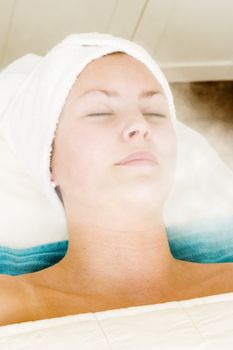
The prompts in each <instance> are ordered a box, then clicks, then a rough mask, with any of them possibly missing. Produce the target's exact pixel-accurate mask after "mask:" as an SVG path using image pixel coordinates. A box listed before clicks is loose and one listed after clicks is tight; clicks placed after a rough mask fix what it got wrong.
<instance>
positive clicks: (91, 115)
mask: <svg viewBox="0 0 233 350" xmlns="http://www.w3.org/2000/svg"><path fill="white" fill-rule="evenodd" d="M95 115H113V113H92V114H88V115H87V116H88V117H93V116H95Z"/></svg>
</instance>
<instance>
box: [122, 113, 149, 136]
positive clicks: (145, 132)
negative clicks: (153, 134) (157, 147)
mask: <svg viewBox="0 0 233 350" xmlns="http://www.w3.org/2000/svg"><path fill="white" fill-rule="evenodd" d="M136 136H138V137H143V138H148V137H149V136H150V127H149V125H148V123H147V122H146V121H145V119H144V118H142V117H141V116H140V117H139V118H132V121H131V122H130V123H128V124H127V125H126V126H125V128H124V130H123V137H124V139H129V138H132V137H136Z"/></svg>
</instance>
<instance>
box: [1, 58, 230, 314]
mask: <svg viewBox="0 0 233 350" xmlns="http://www.w3.org/2000/svg"><path fill="white" fill-rule="evenodd" d="M89 89H97V90H100V89H105V90H115V91H117V93H118V94H119V97H108V96H104V95H103V94H101V93H99V92H96V93H90V94H86V95H84V96H82V94H83V93H84V92H85V91H87V90H89ZM142 90H155V91H157V92H158V93H156V94H155V95H154V96H152V97H147V98H141V99H140V98H139V97H138V96H139V94H140V93H141V92H142ZM100 112H102V113H109V114H108V115H103V116H98V115H95V116H89V114H93V113H100ZM150 113H155V115H151V114H150ZM141 150H147V151H150V152H152V153H153V154H154V155H155V156H156V158H157V163H155V164H154V165H153V166H147V167H139V166H119V165H116V163H117V162H119V161H120V160H122V159H123V158H124V157H126V156H128V155H129V154H131V153H133V152H135V151H141ZM176 155H177V140H176V134H175V130H174V127H173V123H172V121H171V118H170V115H169V110H168V104H167V101H166V98H165V95H164V93H163V91H162V88H161V86H160V85H159V83H158V81H157V80H156V79H155V77H154V76H153V74H152V73H151V72H150V71H149V70H148V68H147V67H146V66H145V65H144V64H143V63H142V62H140V61H138V60H136V59H135V58H133V57H131V56H129V55H126V54H120V53H117V54H114V55H106V56H103V57H101V58H99V59H96V60H93V61H92V62H91V63H89V64H88V65H87V66H86V67H85V69H84V70H83V71H82V72H81V73H80V74H79V76H78V77H77V80H76V82H75V84H74V86H73V88H72V90H71V91H70V93H69V95H68V98H67V100H66V103H65V105H64V108H63V110H62V114H61V117H60V121H59V124H58V128H57V130H56V135H55V139H54V150H53V157H52V162H51V169H52V172H51V179H52V180H53V181H54V182H55V184H56V185H57V186H58V187H57V188H58V190H59V191H60V194H61V196H62V200H63V205H64V209H65V213H66V218H67V227H68V235H69V246H68V250H67V253H66V255H65V257H64V258H63V259H62V260H61V261H60V262H59V263H57V264H56V265H54V266H52V267H50V268H47V269H44V270H42V271H39V272H36V273H31V274H27V275H22V276H18V277H17V278H16V279H17V280H18V281H20V283H21V285H22V286H23V288H22V290H23V292H22V295H21V297H23V296H24V297H25V295H30V300H31V302H30V304H31V305H34V309H33V310H34V313H33V312H32V311H30V316H28V315H27V316H26V315H25V316H24V317H23V316H22V317H21V319H24V320H25V319H27V318H29V319H33V318H34V317H35V318H36V319H38V318H48V317H56V316H62V315H66V314H75V313H79V312H90V311H92V312H95V311H100V310H107V309H111V308H120V307H128V306H136V305H145V304H153V303H158V302H165V301H172V300H183V299H188V298H193V297H198V296H203V295H210V294H217V293H220V292H224V291H231V290H233V286H232V285H230V284H226V280H227V279H226V274H230V273H231V274H232V264H202V268H201V269H200V264H198V263H189V262H184V261H180V260H176V259H175V258H173V256H172V254H171V251H170V248H169V244H168V240H167V233H166V228H165V223H164V219H163V205H164V204H165V202H166V199H167V197H168V195H169V193H170V190H171V188H172V184H173V178H174V171H175V166H176ZM230 265H231V269H229V266H230ZM221 276H222V277H221ZM223 276H224V279H223ZM14 278H15V277H14ZM228 280H230V279H228ZM10 283H11V282H10ZM8 290H9V289H8ZM35 305H38V308H36V306H35Z"/></svg>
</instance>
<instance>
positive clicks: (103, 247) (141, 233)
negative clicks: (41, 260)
mask: <svg viewBox="0 0 233 350" xmlns="http://www.w3.org/2000/svg"><path fill="white" fill-rule="evenodd" d="M93 222H94V221H93V220H88V221H85V220H83V221H82V222H80V221H79V224H78V225H77V224H76V225H75V224H74V222H73V224H71V222H69V229H70V230H69V245H68V250H67V253H66V255H65V257H64V258H63V259H62V260H61V261H60V262H59V263H58V264H56V265H55V267H52V268H51V269H48V270H51V272H53V273H52V276H51V278H50V281H51V285H53V286H54V287H53V288H56V289H57V290H59V291H62V292H64V293H67V294H69V293H72V294H77V295H80V294H82V295H85V294H88V295H93V296H96V295H99V296H103V297H109V296H112V297H113V298H119V297H122V298H124V299H126V298H128V299H131V300H132V298H135V300H136V299H137V300H138V299H140V298H146V297H149V296H150V295H154V293H155V291H157V292H158V293H160V294H161V293H163V292H164V290H165V289H166V288H168V284H169V283H171V281H172V277H173V272H174V265H175V259H174V258H173V257H172V255H171V252H170V248H169V243H168V240H167V234H166V229H165V226H164V224H163V222H162V221H157V222H156V223H155V224H154V226H153V229H152V228H150V229H147V230H136V229H135V230H133V229H129V230H125V229H121V230H119V228H118V229H113V228H112V229H110V228H109V227H107V228H106V226H104V225H103V226H102V225H100V224H98V225H97V224H95V223H93ZM45 271H46V270H45ZM47 281H48V280H47Z"/></svg>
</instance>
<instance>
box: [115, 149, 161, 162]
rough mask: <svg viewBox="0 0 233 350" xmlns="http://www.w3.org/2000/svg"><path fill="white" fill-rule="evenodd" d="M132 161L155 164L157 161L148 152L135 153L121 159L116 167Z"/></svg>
mask: <svg viewBox="0 0 233 350" xmlns="http://www.w3.org/2000/svg"><path fill="white" fill-rule="evenodd" d="M132 161H149V162H152V163H157V159H156V157H155V155H154V154H153V153H150V152H135V153H131V154H130V155H129V156H128V157H126V158H124V159H122V160H121V161H120V162H119V163H117V165H122V164H126V163H129V162H132Z"/></svg>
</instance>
